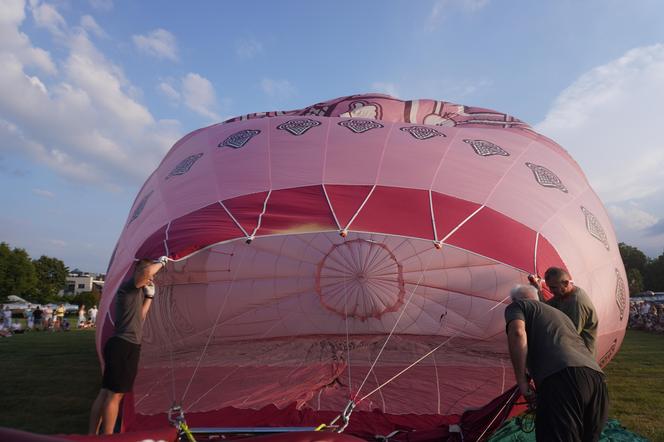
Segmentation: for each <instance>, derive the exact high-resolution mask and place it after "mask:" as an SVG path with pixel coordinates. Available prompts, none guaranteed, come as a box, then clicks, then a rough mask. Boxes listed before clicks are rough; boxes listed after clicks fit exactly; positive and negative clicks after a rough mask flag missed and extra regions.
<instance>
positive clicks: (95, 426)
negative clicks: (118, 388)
mask: <svg viewBox="0 0 664 442" xmlns="http://www.w3.org/2000/svg"><path fill="white" fill-rule="evenodd" d="M108 393H109V391H108V390H106V389H105V388H102V389H101V390H99V394H98V395H97V398H96V399H95V401H94V402H93V403H92V409H91V410H90V422H89V425H88V434H97V433H98V432H99V424H101V409H102V407H103V406H104V402H105V401H106V396H107V394H108Z"/></svg>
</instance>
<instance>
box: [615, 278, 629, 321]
mask: <svg viewBox="0 0 664 442" xmlns="http://www.w3.org/2000/svg"><path fill="white" fill-rule="evenodd" d="M615 270H616V304H618V309H619V310H620V320H621V321H622V319H623V316H625V305H626V304H627V295H626V293H625V281H623V279H622V276H620V272H619V271H618V269H615Z"/></svg>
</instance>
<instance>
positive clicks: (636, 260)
mask: <svg viewBox="0 0 664 442" xmlns="http://www.w3.org/2000/svg"><path fill="white" fill-rule="evenodd" d="M618 249H619V250H620V257H621V258H622V261H623V264H624V265H625V270H626V271H628V272H629V269H637V270H638V271H639V273H641V275H644V274H645V272H646V267H647V265H648V262H649V261H650V260H649V259H648V257H647V256H646V254H645V253H643V252H642V251H641V250H639V249H638V248H636V247H634V246H630V245H627V244H625V243H624V242H621V243H618Z"/></svg>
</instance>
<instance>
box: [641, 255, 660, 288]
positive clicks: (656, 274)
mask: <svg viewBox="0 0 664 442" xmlns="http://www.w3.org/2000/svg"><path fill="white" fill-rule="evenodd" d="M644 286H645V288H646V290H652V291H654V292H664V253H662V254H661V255H659V256H658V257H657V258H656V259H653V260H651V261H650V262H649V263H648V266H647V267H646V272H645V277H644Z"/></svg>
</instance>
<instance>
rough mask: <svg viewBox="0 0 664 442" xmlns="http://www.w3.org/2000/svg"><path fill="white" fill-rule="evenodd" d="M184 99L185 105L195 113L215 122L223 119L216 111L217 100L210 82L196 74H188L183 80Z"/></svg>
mask: <svg viewBox="0 0 664 442" xmlns="http://www.w3.org/2000/svg"><path fill="white" fill-rule="evenodd" d="M182 99H183V100H184V104H185V105H186V106H187V107H188V108H189V109H191V110H193V111H194V112H196V113H197V114H199V115H202V116H204V117H207V118H209V119H210V120H213V121H218V120H220V119H221V118H220V117H219V115H217V113H216V112H215V111H214V109H215V108H216V107H217V98H216V93H215V91H214V86H212V83H211V82H210V80H208V79H207V78H205V77H202V76H200V75H199V74H195V73H192V72H190V73H188V74H187V75H186V76H185V77H184V78H183V79H182Z"/></svg>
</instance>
